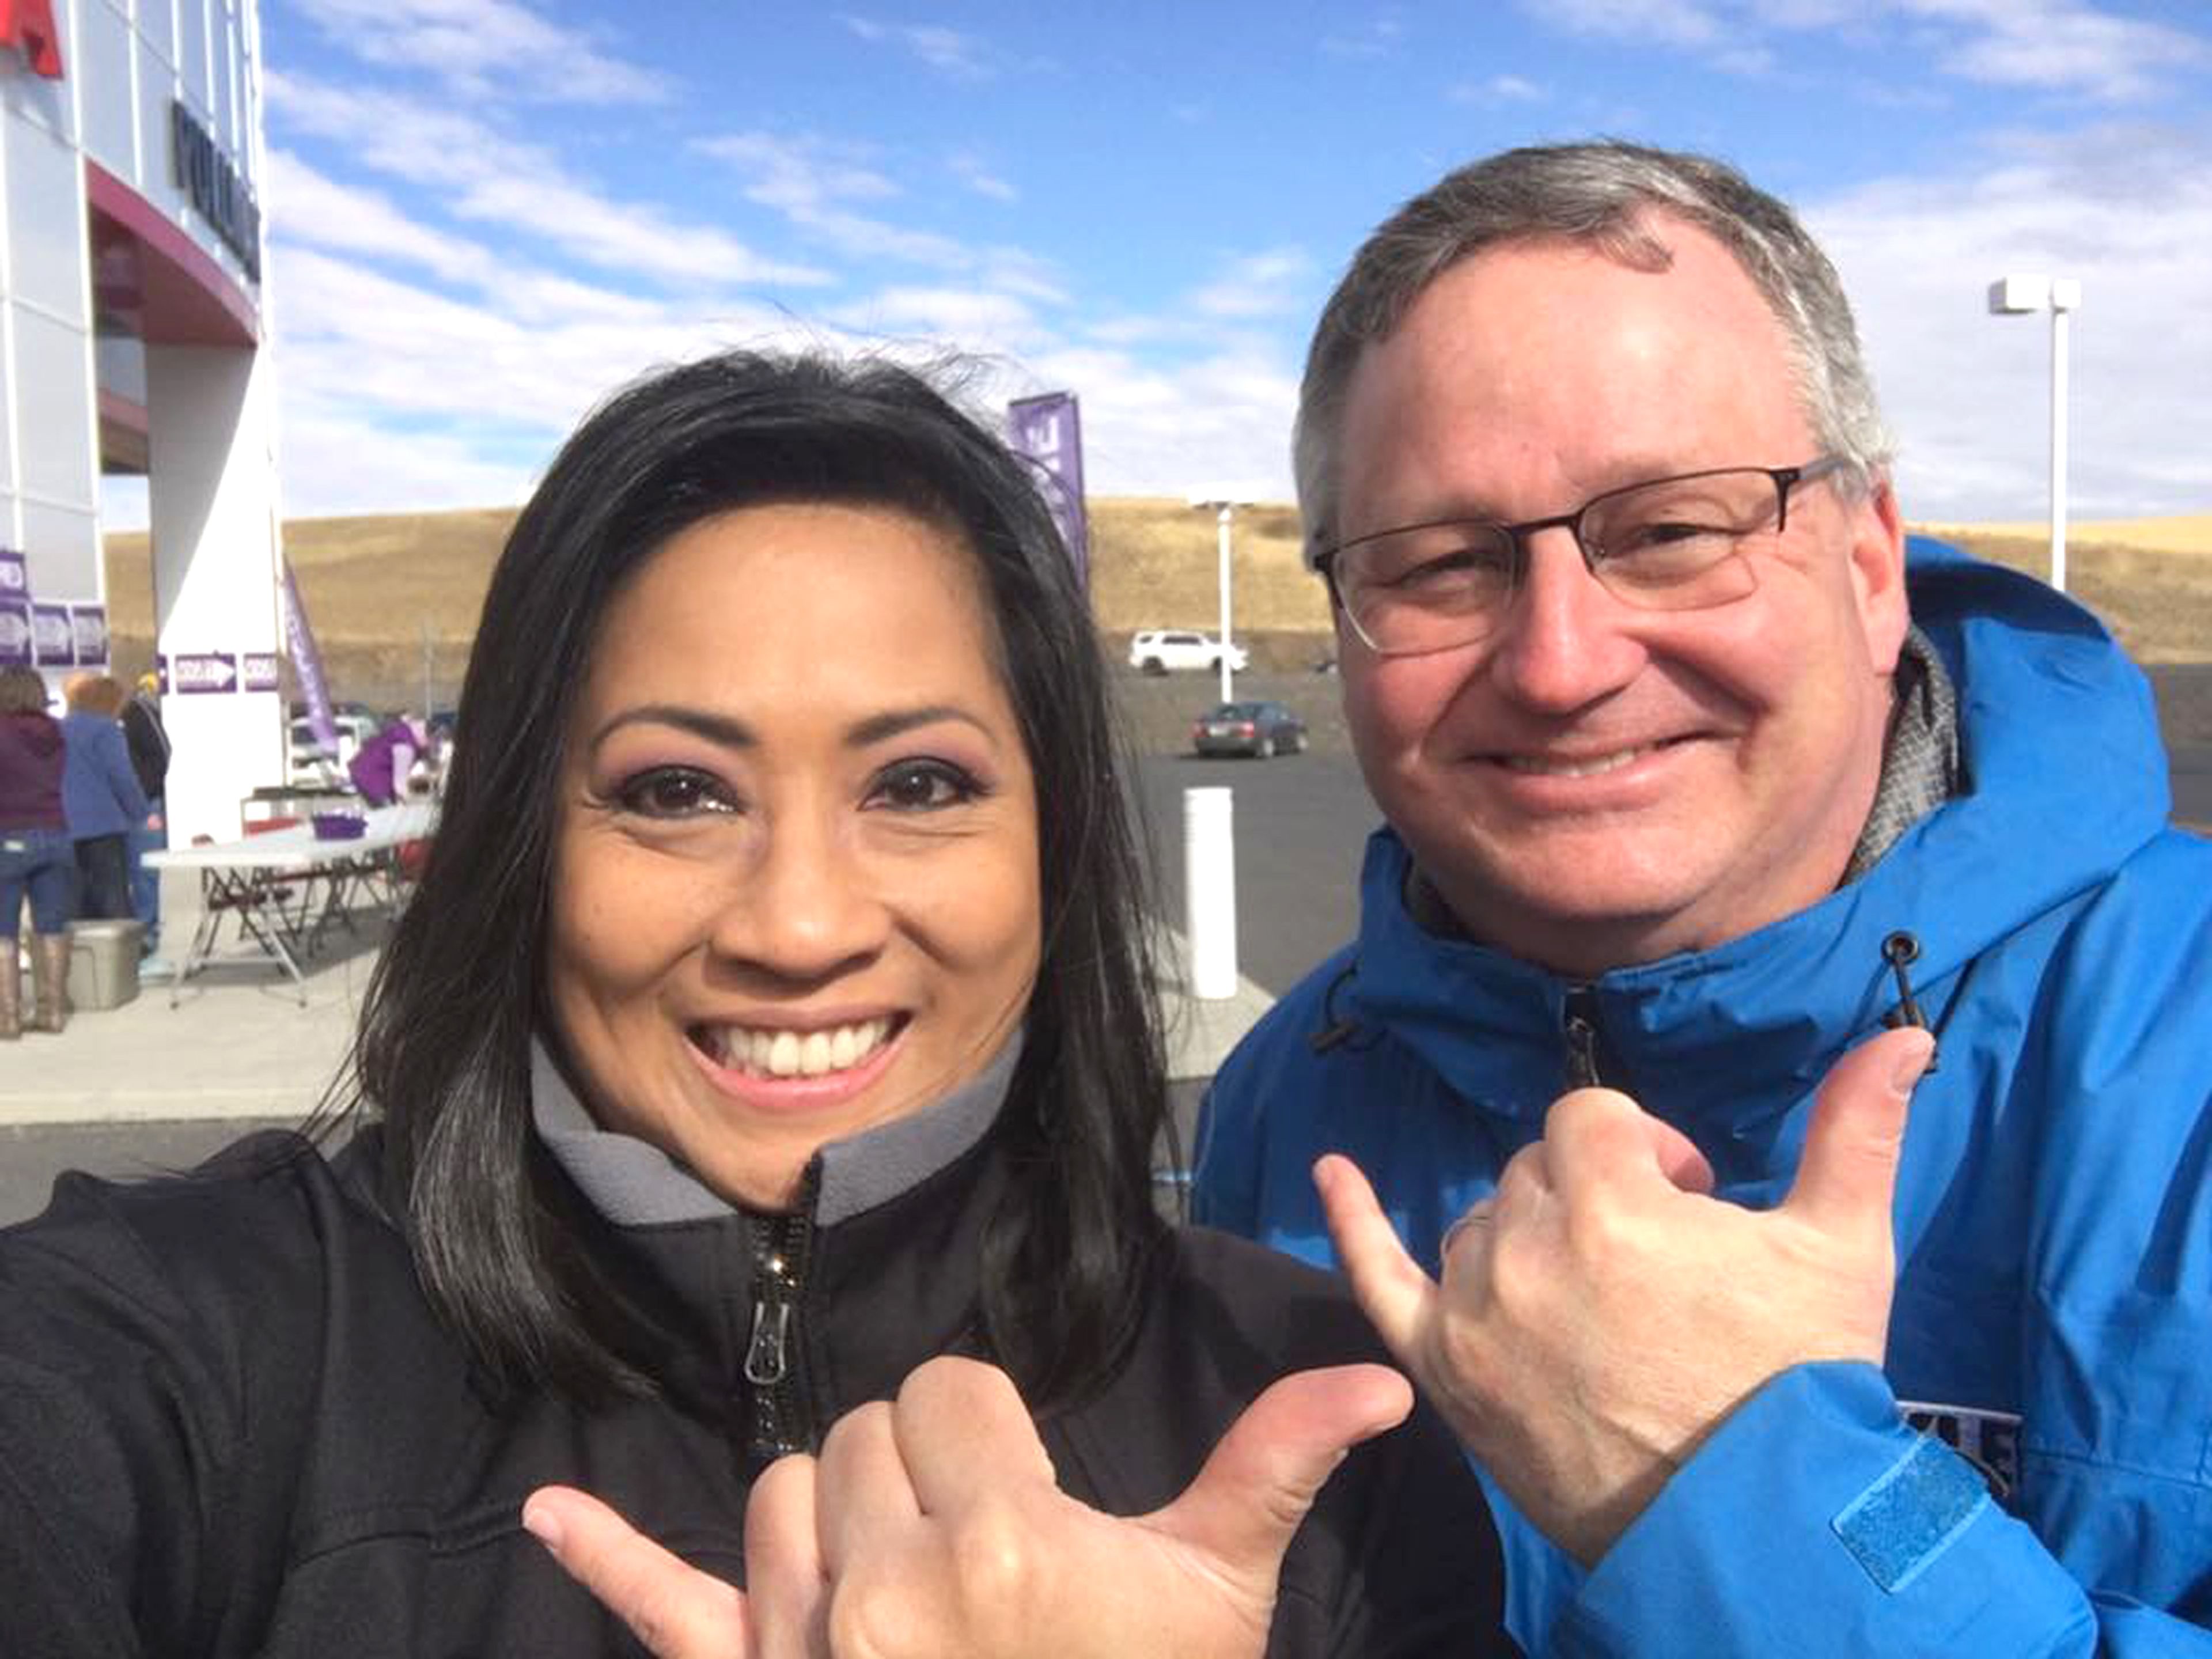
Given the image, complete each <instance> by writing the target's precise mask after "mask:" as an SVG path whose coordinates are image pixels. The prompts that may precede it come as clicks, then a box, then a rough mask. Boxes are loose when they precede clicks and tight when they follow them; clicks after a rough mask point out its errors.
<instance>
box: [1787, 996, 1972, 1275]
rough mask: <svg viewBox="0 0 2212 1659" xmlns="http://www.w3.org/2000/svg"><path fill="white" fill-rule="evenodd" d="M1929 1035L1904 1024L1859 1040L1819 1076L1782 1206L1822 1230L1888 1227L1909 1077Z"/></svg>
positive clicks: (1923, 1057)
mask: <svg viewBox="0 0 2212 1659" xmlns="http://www.w3.org/2000/svg"><path fill="white" fill-rule="evenodd" d="M1935 1053H1936V1039H1935V1038H1934V1037H1932V1036H1929V1034H1928V1033H1927V1032H1925V1031H1923V1030H1919V1029H1918V1028H1917V1027H1915V1026H1905V1027H1903V1028H1901V1029H1899V1030H1893V1031H1885V1032H1883V1033H1882V1034H1881V1036H1876V1037H1874V1038H1871V1039H1869V1041H1867V1042H1862V1043H1861V1044H1860V1045H1859V1046H1858V1047H1857V1048H1854V1049H1852V1050H1851V1051H1850V1053H1849V1054H1845V1055H1844V1057H1843V1058H1842V1059H1841V1060H1838V1061H1837V1062H1836V1063H1835V1065H1834V1066H1832V1068H1831V1069H1830V1071H1829V1073H1828V1075H1827V1076H1826V1078H1824V1079H1821V1083H1820V1094H1819V1097H1817V1098H1816V1099H1815V1100H1814V1103H1813V1119H1812V1121H1811V1123H1809V1124H1808V1126H1807V1127H1806V1130H1805V1154H1804V1157H1803V1158H1801V1159H1800V1160H1799V1162H1798V1165H1797V1179H1796V1182H1795V1183H1793V1184H1792V1186H1791V1187H1790V1196H1789V1199H1788V1200H1786V1201H1785V1203H1784V1208H1786V1209H1787V1210H1789V1211H1790V1212H1791V1213H1792V1214H1794V1215H1796V1216H1798V1217H1800V1218H1802V1219H1804V1220H1806V1221H1808V1222H1809V1223H1811V1224H1812V1225H1814V1226H1815V1227H1817V1228H1820V1230H1822V1231H1827V1232H1832V1233H1836V1234H1838V1235H1849V1234H1851V1233H1854V1232H1857V1231H1859V1230H1861V1229H1863V1228H1866V1227H1869V1226H1879V1227H1880V1229H1881V1233H1882V1236H1883V1237H1885V1238H1886V1237H1888V1233H1889V1221H1890V1215H1889V1212H1890V1199H1891V1194H1892V1193H1893V1190H1894V1189H1895V1188H1896V1185H1897V1160H1898V1157H1899V1153H1900V1152H1902V1151H1903V1150H1904V1146H1905V1113H1906V1110H1907V1109H1908V1108H1909V1107H1910V1106H1911V1101H1912V1085H1914V1084H1916V1083H1917V1082H1918V1081H1919V1080H1920V1075H1921V1073H1923V1072H1925V1071H1926V1070H1927V1069H1928V1062H1929V1060H1931V1059H1932V1058H1933V1057H1934V1055H1935Z"/></svg>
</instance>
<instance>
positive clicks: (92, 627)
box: [70, 605, 107, 668]
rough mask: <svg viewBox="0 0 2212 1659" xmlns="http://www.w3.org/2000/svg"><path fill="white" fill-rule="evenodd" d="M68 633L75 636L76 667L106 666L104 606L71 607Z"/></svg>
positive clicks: (105, 610)
mask: <svg viewBox="0 0 2212 1659" xmlns="http://www.w3.org/2000/svg"><path fill="white" fill-rule="evenodd" d="M70 633H71V635H74V636H75V639H76V665H77V666H78V667H79V668H105V667H106V666H107V607H106V605H71V606H70Z"/></svg>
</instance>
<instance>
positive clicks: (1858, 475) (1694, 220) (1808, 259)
mask: <svg viewBox="0 0 2212 1659" xmlns="http://www.w3.org/2000/svg"><path fill="white" fill-rule="evenodd" d="M1659 216H1663V218H1671V219H1676V220H1680V221H1682V222H1686V223H1688V224H1692V225H1694V226H1696V227H1697V228H1699V229H1700V230H1703V231H1705V233H1706V234H1709V235H1711V237H1713V238H1714V239H1715V240H1717V241H1718V242H1719V243H1720V244H1721V245H1722V246H1723V247H1725V248H1727V249H1728V250H1729V252H1731V253H1732V254H1734V255H1735V258H1736V262H1737V263H1738V264H1741V266H1742V267H1743V270H1744V272H1745V274H1746V275H1747V276H1749V277H1750V278H1751V280H1752V282H1753V283H1754V284H1755V285H1756V286H1757V287H1758V289H1759V293H1760V294H1761V295H1763V296H1764V297H1765V301H1766V303H1767V306H1768V307H1769V309H1771V311H1772V312H1773V313H1774V317H1775V320H1776V321H1778V323H1780V324H1781V325H1782V331H1783V333H1784V337H1786V338H1787V340H1788V342H1789V345H1790V356H1791V358H1792V360H1793V361H1792V364H1791V368H1792V370H1793V374H1794V376H1795V379H1796V382H1797V392H1798V396H1799V398H1800V399H1801V400H1802V404H1803V406H1804V410H1805V414H1806V417H1807V419H1808V421H1809V422H1810V423H1811V425H1812V428H1813V430H1814V435H1815V437H1816V439H1817V440H1818V441H1819V443H1820V449H1821V452H1822V453H1825V454H1832V455H1838V456H1841V457H1842V458H1843V459H1844V461H1845V462H1846V463H1847V465H1846V468H1845V471H1846V473H1847V474H1848V477H1845V478H1844V483H1845V485H1846V487H1847V488H1854V489H1866V488H1867V487H1869V485H1870V484H1871V483H1873V482H1874V481H1875V479H1877V478H1879V477H1882V476H1883V475H1885V474H1886V473H1887V470H1888V466H1889V461H1890V458H1891V456H1892V454H1893V453H1894V447H1893V444H1892V442H1891V440H1890V437H1889V434H1888V431H1887V428H1885V427H1884V425H1883V424H1882V419H1881V409H1880V407H1879V406H1878V405H1877V404H1876V403H1875V394H1874V384H1873V381H1872V380H1871V379H1870V378H1869V375H1868V374H1867V368H1866V362H1865V359H1864V358H1863V356H1861V354H1860V351H1859V341H1858V331H1857V327H1856V325H1854V324H1853V322H1852V320H1851V307H1850V301H1847V300H1846V299H1844V289H1843V285H1842V283H1840V282H1838V280H1837V277H1836V270H1835V267H1834V266H1833V265H1832V264H1829V263H1828V258H1827V256H1826V254H1824V253H1823V252H1820V246H1819V245H1818V244H1817V243H1815V242H1814V240H1813V239H1812V237H1811V236H1810V235H1808V234H1807V233H1806V230H1805V228H1804V226H1803V225H1802V224H1800V223H1799V222H1797V216H1796V215H1795V214H1794V213H1792V212H1791V211H1790V210H1789V209H1788V208H1787V207H1786V206H1784V204H1782V203H1781V202H1779V201H1778V200H1776V199H1775V198H1774V197H1771V196H1769V195H1768V194H1767V193H1766V192H1765V191H1763V190H1760V189H1759V188H1758V187H1756V186H1755V185H1753V184H1752V183H1751V181H1750V180H1749V179H1746V178H1745V177H1744V176H1743V175H1742V174H1741V173H1738V172H1737V171H1736V170H1735V168H1734V167H1729V165H1727V164H1726V163H1725V162H1723V161H1714V160H1712V159H1711V157H1708V156H1703V155H1687V154H1684V153H1682V152H1680V151H1675V150H1663V149H1647V148H1645V147H1644V146H1642V145H1639V144H1624V143H1610V142H1605V143H1578V144H1556V145H1546V146H1541V147H1534V148H1530V149H1512V150H1506V151H1504V152H1503V153H1502V154H1499V155H1492V156H1491V157H1489V158H1487V159H1486V160H1484V161H1477V162H1474V164H1473V165H1471V166H1468V167H1462V168H1460V169H1459V170H1458V171H1456V172H1455V173H1448V174H1446V175H1445V176H1444V178H1443V179H1440V180H1439V181H1438V182H1437V184H1436V185H1432V186H1431V188H1430V189H1428V190H1426V191H1423V192H1422V193H1421V194H1420V195H1419V196H1416V197H1413V200H1412V201H1410V202H1407V204H1405V205H1404V206H1403V207H1401V208H1400V209H1399V210H1398V211H1397V212H1396V213H1395V214H1393V215H1392V216H1390V218H1389V220H1387V221H1386V222H1384V223H1383V225H1382V226H1381V227H1380V228H1378V229H1377V230H1376V232H1375V234H1373V235H1371V236H1370V237H1369V238H1368V239H1367V240H1366V242H1365V243H1364V244H1363V245H1362V246H1361V247H1360V249H1359V252H1358V253H1356V254H1354V255H1353V256H1352V265H1351V268H1350V269H1349V270H1346V272H1345V275H1344V280H1343V281H1342V282H1340V283H1338V284H1337V287H1336V292H1335V293H1334V294H1333V295H1330V296H1329V301H1328V305H1327V306H1326V307H1323V309H1322V314H1321V321H1320V323H1319V324H1318V325H1316V327H1315V330H1314V337H1313V344H1312V346H1311V348H1310V349H1309V350H1308V352H1307V354H1306V372H1305V380H1304V385H1303V386H1301V387H1300V389H1299V394H1298V418H1297V430H1296V435H1295V436H1294V438H1293V440H1292V444H1291V457H1292V465H1293V466H1294V467H1295V469H1296V471H1297V487H1298V505H1299V507H1300V509H1301V511H1302V513H1303V514H1304V520H1305V532H1306V556H1307V557H1308V559H1309V560H1310V559H1311V558H1313V557H1314V556H1316V554H1317V553H1319V552H1321V551H1322V550H1325V549H1327V548H1328V547H1329V546H1332V545H1334V543H1335V542H1336V540H1337V538H1338V535H1339V526H1338V525H1337V520H1336V514H1337V497H1338V478H1337V465H1338V459H1339V458H1338V453H1337V452H1338V448H1339V446H1340V442H1341V440H1342V437H1343V424H1344V405H1345V400H1346V396H1347V394H1348V392H1349V391H1350V388H1351V384H1352V372H1353V370H1354V369H1355V368H1358V363H1359V357H1360V354H1361V353H1362V352H1363V351H1364V350H1365V349H1367V347H1368V346H1369V345H1370V343H1374V342H1376V341H1379V340H1382V339H1384V338H1387V337H1389V334H1390V333H1391V331H1393V330H1395V328H1396V327H1397V326H1398V325H1399V324H1400V323H1401V322H1402V321H1403V320H1404V319H1405V316H1406V313H1407V311H1409V310H1410V309H1412V307H1413V302H1414V301H1416V300H1418V299H1419V297H1420V296H1421V295H1422V293H1423V292H1424V291H1425V289H1427V288H1428V286H1429V284H1430V283H1432V282H1434V281H1435V280H1436V279H1437V277H1438V276H1442V275H1443V272H1444V271H1445V270H1447V269H1449V267H1450V266H1452V265H1454V264H1457V263H1458V262H1459V261H1460V260H1462V259H1465V258H1468V257H1469V256H1471V255H1473V254H1475V253H1478V252H1481V251H1482V250H1484V249H1486V248H1489V247H1494V246H1498V245H1500V244H1503V243H1509V242H1541V241H1567V242H1574V243H1579V244H1582V245H1583V246H1589V247H1592V248H1595V249H1596V250H1597V251H1598V252H1601V253H1603V254H1605V255H1607V257H1608V258H1613V259H1617V260H1619V261H1620V263H1621V264H1625V265H1627V266H1630V267H1631V268H1632V269H1634V270H1665V269H1666V268H1667V266H1668V264H1670V263H1671V262H1672V258H1673V255H1672V254H1671V253H1670V252H1669V251H1668V247H1667V245H1666V243H1665V241H1664V240H1662V233H1663V231H1664V228H1665V227H1664V224H1663V222H1655V221H1656V219H1657V218H1658V217H1659ZM1754 459H1759V460H1762V461H1763V460H1765V459H1766V458H1765V457H1758V458H1754Z"/></svg>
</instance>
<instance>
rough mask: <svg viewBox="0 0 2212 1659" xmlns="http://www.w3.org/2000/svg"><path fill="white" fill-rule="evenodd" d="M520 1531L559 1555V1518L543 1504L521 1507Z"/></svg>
mask: <svg viewBox="0 0 2212 1659" xmlns="http://www.w3.org/2000/svg"><path fill="white" fill-rule="evenodd" d="M522 1529H523V1531H525V1532H526V1533H528V1534H530V1535H531V1536H532V1538H535V1539H536V1540H537V1541H538V1542H539V1543H541V1544H543V1545H544V1546H545V1547H546V1548H547V1549H549V1550H550V1551H552V1552H553V1553H554V1554H556V1555H558V1554H560V1553H561V1517H560V1516H557V1515H556V1514H554V1513H553V1512H552V1511H551V1510H549V1509H547V1508H546V1507H545V1506H544V1504H524V1505H523V1506H522Z"/></svg>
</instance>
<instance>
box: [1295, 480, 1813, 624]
mask: <svg viewBox="0 0 2212 1659" xmlns="http://www.w3.org/2000/svg"><path fill="white" fill-rule="evenodd" d="M1842 465H1844V460H1843V458H1842V457H1841V456H1837V455H1827V456H1823V457H1821V458H1820V459H1818V460H1814V461H1808V462H1807V463H1806V464H1805V465H1802V466H1731V467H1717V468H1713V469H1711V470H1709V471H1703V472H1685V473H1681V474H1680V475H1679V476H1677V477H1671V478H1654V479H1651V480H1650V482H1648V483H1635V484H1630V485H1627V486H1626V488H1624V489H1608V490H1607V491H1606V492H1605V493H1604V494H1603V495H1593V496H1592V497H1590V499H1589V501H1584V502H1583V504H1582V505H1581V506H1580V507H1577V508H1576V509H1575V510H1574V511H1573V512H1571V513H1559V515H1557V516H1556V517H1553V518H1549V519H1530V520H1527V521H1526V522H1525V523H1522V524H1492V523H1491V522H1489V521H1487V520H1481V519H1448V520H1440V521H1438V522H1437V523H1435V524H1415V525H1405V526H1401V527H1399V528H1398V529H1395V530H1382V531H1377V532H1375V533H1374V534H1373V535H1371V536H1356V537H1354V538H1352V540H1350V541H1348V542H1340V543H1339V544H1337V545H1336V546H1334V547H1333V548H1331V549H1329V550H1328V551H1327V552H1326V553H1323V554H1322V555H1321V556H1318V557H1317V558H1316V559H1315V560H1314V568H1316V569H1317V570H1319V571H1320V572H1321V574H1322V579H1323V580H1325V581H1327V582H1328V592H1329V599H1330V600H1331V602H1332V603H1334V605H1336V606H1337V607H1338V608H1339V609H1340V610H1341V611H1343V612H1344V614H1345V615H1346V617H1349V618H1350V619H1351V622H1352V629H1353V630H1354V631H1355V632H1357V633H1358V635H1359V637H1360V639H1361V640H1362V641H1364V643H1365V644H1366V646H1367V648H1368V649H1369V650H1370V651H1373V652H1375V653H1377V654H1378V655H1381V656H1385V657H1413V656H1419V655H1420V654H1421V653H1424V652H1429V651H1449V650H1450V649H1451V648H1452V647H1455V646H1461V645H1472V644H1474V642H1475V641H1478V640H1480V639H1484V638H1486V637H1487V636H1488V635H1490V633H1491V632H1492V630H1493V629H1496V628H1497V627H1498V623H1499V620H1500V619H1501V618H1502V617H1504V615H1505V612H1506V609H1507V607H1508V606H1509V605H1510V604H1511V603H1512V599H1513V595H1514V593H1515V592H1516V591H1517V590H1518V589H1519V588H1520V586H1521V585H1522V582H1523V581H1524V580H1526V579H1527V575H1528V538H1529V537H1531V536H1533V535H1534V534H1535V533H1536V532H1538V531H1540V530H1553V529H1564V530H1566V531H1569V532H1571V533H1572V534H1573V536H1574V538H1575V542H1576V544H1577V546H1579V547H1580V548H1581V549H1582V554H1583V564H1584V565H1586V566H1587V567H1588V568H1589V573H1590V574H1591V575H1593V576H1595V577H1596V578H1597V580H1599V581H1600V582H1601V583H1602V584H1603V585H1604V586H1605V589H1606V591H1607V592H1609V593H1611V594H1612V595H1613V597H1614V598H1615V599H1619V600H1620V601H1621V602H1622V603H1623V604H1624V605H1633V606H1635V607H1636V608H1637V609H1638V610H1640V611H1704V610H1708V609H1710V608H1711V607H1712V606H1714V605H1727V604H1729V603H1731V602H1732V601H1734V600H1736V599H1744V598H1746V597H1747V596H1748V595H1749V594H1750V593H1751V592H1753V590H1754V589H1755V588H1757V587H1758V586H1759V574H1758V572H1757V571H1756V570H1754V569H1753V567H1752V564H1751V562H1750V559H1749V557H1748V555H1749V554H1751V553H1752V552H1753V551H1756V550H1758V549H1759V547H1760V546H1762V545H1765V544H1771V542H1772V541H1773V540H1774V539H1775V538H1778V537H1779V536H1780V535H1781V534H1782V533H1783V532H1784V531H1785V530H1787V529H1788V528H1789V526H1790V490H1791V489H1795V488H1796V486H1797V485H1799V484H1807V483H1816V482H1818V481H1819V480H1820V479H1822V478H1825V477H1828V476H1829V475H1830V474H1831V473H1833V472H1835V471H1837V470H1838V468H1840V467H1841V466H1842Z"/></svg>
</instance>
